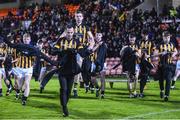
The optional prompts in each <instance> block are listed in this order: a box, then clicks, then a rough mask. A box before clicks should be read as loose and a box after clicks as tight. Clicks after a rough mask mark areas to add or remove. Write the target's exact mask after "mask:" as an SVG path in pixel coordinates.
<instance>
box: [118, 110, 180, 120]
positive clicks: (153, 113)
mask: <svg viewBox="0 0 180 120" xmlns="http://www.w3.org/2000/svg"><path fill="white" fill-rule="evenodd" d="M177 111H180V109H175V110H166V111H163V112H152V113H147V114H140V115H135V116H128V117H125V118H122V119H125V120H126V119H134V118H139V117H145V116H150V115H158V114H163V113H169V112H177Z"/></svg>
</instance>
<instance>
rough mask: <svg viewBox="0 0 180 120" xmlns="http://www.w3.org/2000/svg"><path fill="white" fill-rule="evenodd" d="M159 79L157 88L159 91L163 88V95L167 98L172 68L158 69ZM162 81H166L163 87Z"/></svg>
mask: <svg viewBox="0 0 180 120" xmlns="http://www.w3.org/2000/svg"><path fill="white" fill-rule="evenodd" d="M159 69H160V71H161V72H160V73H159V74H160V76H161V77H160V79H159V87H160V90H161V91H163V90H164V87H165V95H166V96H169V94H170V86H171V79H172V77H173V72H174V70H173V66H172V65H166V66H163V67H160V68H159ZM164 81H166V83H165V86H164Z"/></svg>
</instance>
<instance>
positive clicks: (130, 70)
mask: <svg viewBox="0 0 180 120" xmlns="http://www.w3.org/2000/svg"><path fill="white" fill-rule="evenodd" d="M125 47H126V48H129V49H130V50H131V51H132V52H130V53H129V55H124V54H125V53H124V54H123V51H124V50H125ZM125 47H124V48H122V50H121V52H120V54H121V56H123V57H122V58H121V60H122V63H123V71H124V72H127V74H126V75H127V78H128V81H127V86H128V90H129V94H130V95H129V97H130V98H133V97H137V92H136V88H137V77H138V75H139V65H138V64H139V57H140V56H141V54H140V53H141V51H140V49H139V46H138V45H137V44H136V36H135V35H134V34H132V33H131V34H130V35H129V44H128V45H127V46H125ZM122 54H123V55H122Z"/></svg>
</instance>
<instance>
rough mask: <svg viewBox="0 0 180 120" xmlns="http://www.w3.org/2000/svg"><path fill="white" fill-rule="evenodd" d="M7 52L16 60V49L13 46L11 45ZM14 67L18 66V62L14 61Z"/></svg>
mask: <svg viewBox="0 0 180 120" xmlns="http://www.w3.org/2000/svg"><path fill="white" fill-rule="evenodd" d="M7 54H8V55H10V56H11V57H12V60H16V59H17V52H16V49H14V48H11V47H7ZM12 67H16V63H13V64H12Z"/></svg>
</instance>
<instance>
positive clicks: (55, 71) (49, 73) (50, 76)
mask: <svg viewBox="0 0 180 120" xmlns="http://www.w3.org/2000/svg"><path fill="white" fill-rule="evenodd" d="M58 70H59V69H52V70H51V71H49V72H48V73H47V74H46V75H45V76H44V78H43V80H42V82H41V85H40V87H41V88H44V87H45V86H46V84H47V83H48V82H49V80H50V79H51V78H52V77H53V75H54V74H55V73H57V72H58Z"/></svg>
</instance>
